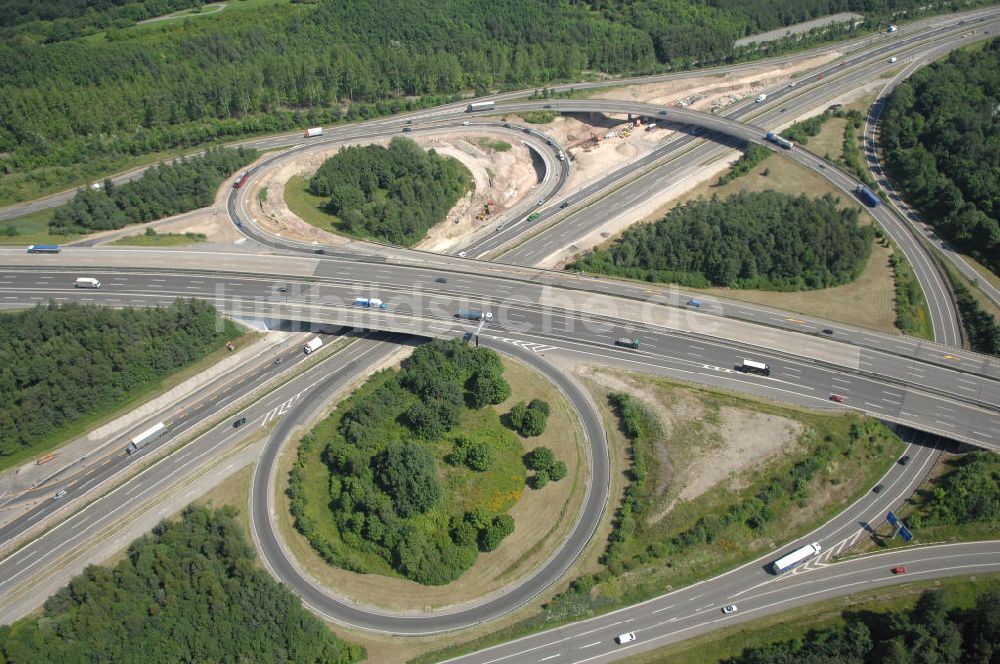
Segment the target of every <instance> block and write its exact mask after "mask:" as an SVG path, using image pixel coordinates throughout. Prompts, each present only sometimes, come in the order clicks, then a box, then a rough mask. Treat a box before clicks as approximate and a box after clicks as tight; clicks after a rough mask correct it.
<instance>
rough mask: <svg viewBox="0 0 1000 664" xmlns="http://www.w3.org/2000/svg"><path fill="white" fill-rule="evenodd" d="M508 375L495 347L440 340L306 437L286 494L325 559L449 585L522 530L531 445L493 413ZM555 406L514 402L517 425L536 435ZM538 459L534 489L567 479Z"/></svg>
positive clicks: (379, 378) (557, 466)
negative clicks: (519, 506) (518, 513)
mask: <svg viewBox="0 0 1000 664" xmlns="http://www.w3.org/2000/svg"><path fill="white" fill-rule="evenodd" d="M502 374H503V364H502V362H501V361H500V358H499V356H498V355H497V354H496V353H495V352H494V351H492V350H489V349H486V348H473V347H471V346H469V345H467V344H465V343H463V342H461V341H458V340H453V341H449V342H442V341H432V342H430V343H428V344H425V345H423V346H420V347H418V348H417V349H416V350H415V351H414V352H413V355H412V356H411V357H410V358H409V359H408V360H406V361H405V362H404V363H403V367H402V369H401V370H400V371H399V372H393V371H390V370H387V371H383V372H381V373H380V374H377V375H376V376H375V377H373V378H372V379H371V380H369V381H368V382H367V383H366V384H365V385H364V386H362V387H361V388H360V389H359V390H358V391H357V392H356V393H355V394H354V395H353V396H352V397H350V398H349V399H348V400H346V401H345V402H343V403H342V404H340V406H339V407H338V409H337V411H335V412H334V413H333V414H332V415H331V416H330V417H328V418H327V419H325V420H324V421H323V422H321V423H320V424H319V425H317V426H316V427H315V428H314V430H313V431H312V432H310V434H308V435H307V436H306V437H305V438H304V439H303V441H302V443H301V444H300V447H299V457H298V462H297V463H296V465H295V467H294V468H293V470H292V472H291V475H290V480H289V485H288V489H287V494H288V496H289V498H290V500H291V508H292V513H293V515H294V516H295V523H296V527H297V528H298V530H299V531H300V532H301V533H302V534H303V535H304V536H305V537H306V538H307V539H308V540H309V541H310V543H311V544H312V545H313V547H314V548H315V549H316V551H317V552H318V553H319V554H320V555H321V556H322V557H323V558H324V559H325V560H326V561H327V563H329V564H332V565H335V566H337V567H341V568H343V569H346V570H351V571H356V572H362V573H377V574H383V575H387V576H402V577H404V578H407V579H410V580H413V581H417V582H418V583H423V584H426V585H443V584H447V583H450V582H452V581H455V580H456V579H458V578H459V577H460V576H461V575H462V574H463V573H464V572H465V571H466V570H467V569H468V568H470V567H471V566H472V565H473V564H474V563H475V561H476V559H477V553H478V552H491V551H495V550H496V549H497V548H498V547H499V546H500V544H501V541H502V540H503V539H505V538H506V537H507V536H509V535H510V534H511V533H512V532H513V531H514V528H515V526H516V524H515V522H514V519H513V517H512V516H511V515H510V514H509V512H510V510H511V508H512V507H513V506H514V505H515V504H516V503H518V502H519V500H520V499H521V496H522V493H523V491H524V489H525V478H526V470H525V463H526V460H525V458H524V452H525V448H524V445H523V444H522V443H521V440H520V439H519V438H518V437H517V436H516V435H514V433H513V432H512V431H509V430H508V429H507V428H506V427H505V426H504V424H503V423H502V422H501V419H500V416H499V413H498V412H497V411H496V410H494V409H493V408H487V406H489V405H490V404H494V405H495V404H500V403H503V402H505V401H507V399H508V398H510V397H511V390H510V386H509V385H508V384H507V382H506V380H505V379H504V378H503V376H502ZM536 404H537V405H536ZM519 411H524V412H523V413H520V412H519ZM548 412H549V406H548V404H547V402H544V401H540V400H537V401H532V404H531V407H530V408H528V407H526V406H524V405H523V404H521V405H515V406H514V408H513V409H512V411H511V414H510V416H509V417H510V419H511V422H512V424H511V426H516V424H520V425H521V426H520V428H521V429H522V431H523V432H524V433H525V434H527V435H529V436H538V435H540V434H541V433H542V432H543V431H544V420H545V417H547V414H548ZM536 413H539V414H541V413H544V415H542V416H540V417H536V416H535V414H536ZM515 423H516V424H515ZM533 455H534V453H533ZM529 456H531V455H529ZM535 456H537V455H535ZM535 456H531V458H530V459H528V460H527V461H528V463H529V464H530V467H531V468H532V469H533V470H535V471H536V476H537V475H540V474H542V473H545V482H538V481H535V482H533V486H534V487H535V488H536V490H539V491H541V490H544V485H545V484H546V483H548V482H549V481H558V480H561V479H562V478H563V477H565V476H566V474H567V468H566V465H565V462H564V461H563V460H561V459H556V458H554V456H552V454H551V452H549V453H548V455H542V456H544V457H545V458H544V459H542V458H541V457H539V458H535Z"/></svg>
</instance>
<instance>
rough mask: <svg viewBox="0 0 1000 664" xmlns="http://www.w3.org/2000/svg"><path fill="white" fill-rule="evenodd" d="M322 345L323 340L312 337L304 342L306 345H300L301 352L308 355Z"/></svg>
mask: <svg viewBox="0 0 1000 664" xmlns="http://www.w3.org/2000/svg"><path fill="white" fill-rule="evenodd" d="M322 345H323V340H322V339H320V338H319V337H313V338H312V339H311V340H310V341H307V342H306V345H305V346H303V347H302V352H303V353H305V354H306V355H308V354H309V353H311V352H313V351H314V350H318V349H319V347H320V346H322Z"/></svg>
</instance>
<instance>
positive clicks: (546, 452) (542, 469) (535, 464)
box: [524, 447, 566, 489]
mask: <svg viewBox="0 0 1000 664" xmlns="http://www.w3.org/2000/svg"><path fill="white" fill-rule="evenodd" d="M524 465H525V466H527V467H528V468H529V469H531V470H533V471H535V474H534V475H532V476H531V477H530V478H529V479H528V483H529V484H530V485H531V488H533V489H541V488H542V487H544V486H545V485H546V484H548V483H549V480H551V481H553V482H558V481H559V480H561V479H562V478H564V477H566V464H565V463H563V462H562V461H560V460H559V459H557V458H556V455H555V452H553V451H552V450H550V449H549V448H547V447H536V448H535V449H533V450H531V451H530V452H528V453H527V454H526V455H525V457H524Z"/></svg>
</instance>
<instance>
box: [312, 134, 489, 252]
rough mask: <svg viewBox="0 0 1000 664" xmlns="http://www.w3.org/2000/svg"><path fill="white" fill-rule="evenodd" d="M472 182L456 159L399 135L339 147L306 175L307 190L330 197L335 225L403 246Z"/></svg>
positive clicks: (445, 211) (350, 232)
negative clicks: (385, 143)
mask: <svg viewBox="0 0 1000 664" xmlns="http://www.w3.org/2000/svg"><path fill="white" fill-rule="evenodd" d="M472 187H473V181H472V174H470V173H469V171H468V170H467V169H466V168H465V166H463V165H462V164H461V162H459V161H458V160H456V159H452V158H450V157H442V156H441V155H439V154H438V153H437V152H435V151H434V150H428V151H424V150H423V149H422V148H421V147H420V146H419V145H417V144H416V143H415V142H414V141H411V140H409V139H407V138H401V137H396V138H394V139H392V141H391V142H390V143H389V147H387V148H386V147H382V146H381V145H365V146H355V147H351V146H348V147H345V148H342V149H341V150H340V151H339V152H337V154H335V155H334V156H332V157H330V158H329V159H327V160H326V161H325V162H323V165H322V166H320V167H319V170H317V171H316V174H315V175H313V177H312V179H311V180H309V192H310V193H311V194H313V195H314V196H324V197H327V196H328V197H329V198H330V200H329V201H328V202H327V204H326V206H325V209H326V211H327V212H329V213H330V214H332V215H334V216H336V217H337V219H338V220H339V221H338V222H335V224H334V226H335V228H336V230H338V231H340V232H342V233H345V234H348V235H353V236H355V237H361V238H370V239H373V240H379V241H381V242H388V243H391V244H398V245H403V246H412V245H414V244H416V243H417V242H419V241H420V240H422V239H424V236H425V234H426V233H427V229H429V228H430V227H431V226H433V225H434V224H437V223H439V222H442V221H444V218H445V216H446V215H447V214H448V211H449V210H450V209H451V208H452V206H454V205H455V203H457V202H458V199H459V198H461V197H462V196H463V195H464V194H465V192H467V191H469V190H470V189H471V188H472Z"/></svg>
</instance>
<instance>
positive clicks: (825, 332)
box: [823, 327, 833, 334]
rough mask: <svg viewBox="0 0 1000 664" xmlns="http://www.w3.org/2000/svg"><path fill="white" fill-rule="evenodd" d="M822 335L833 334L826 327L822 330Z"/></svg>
mask: <svg viewBox="0 0 1000 664" xmlns="http://www.w3.org/2000/svg"><path fill="white" fill-rule="evenodd" d="M823 334H833V330H831V329H830V328H828V327H826V328H823Z"/></svg>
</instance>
